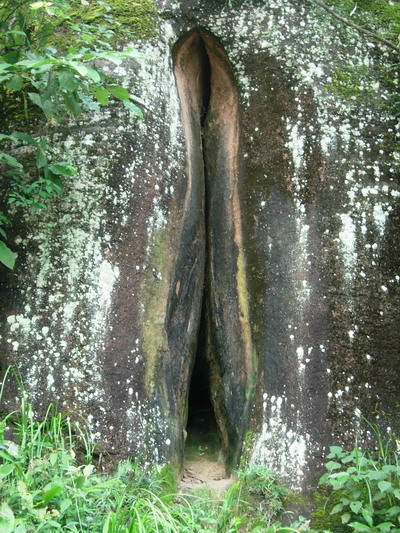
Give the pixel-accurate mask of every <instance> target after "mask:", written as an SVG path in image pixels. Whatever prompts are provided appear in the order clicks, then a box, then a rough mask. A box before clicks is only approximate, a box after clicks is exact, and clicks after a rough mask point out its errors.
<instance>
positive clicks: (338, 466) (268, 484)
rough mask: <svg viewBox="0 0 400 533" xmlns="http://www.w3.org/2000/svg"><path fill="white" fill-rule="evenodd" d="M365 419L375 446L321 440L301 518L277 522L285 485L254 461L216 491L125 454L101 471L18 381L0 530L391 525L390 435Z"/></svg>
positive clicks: (2, 452)
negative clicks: (175, 479) (321, 463)
mask: <svg viewBox="0 0 400 533" xmlns="http://www.w3.org/2000/svg"><path fill="white" fill-rule="evenodd" d="M7 374H8V372H7V373H6V377H5V378H7ZM4 382H5V380H4V381H3V385H1V387H0V400H1V397H2V393H3V387H4ZM371 427H372V429H373V430H374V431H375V433H376V436H377V442H378V447H377V450H375V451H373V452H372V451H366V450H361V449H360V447H359V446H357V445H356V446H355V448H354V449H353V450H352V451H351V452H347V451H345V450H343V449H342V448H341V447H339V446H332V447H331V449H330V454H329V455H328V459H329V461H328V462H327V464H326V468H327V473H326V474H325V475H324V476H323V477H322V478H321V481H320V483H321V487H322V489H323V491H322V492H319V500H318V506H319V508H318V510H317V512H316V513H315V514H314V517H313V520H312V522H311V526H310V523H309V521H306V520H305V519H304V518H303V517H300V519H298V520H297V521H296V522H293V523H292V525H291V526H283V525H282V523H281V520H284V521H285V523H288V522H289V519H288V516H289V514H288V513H287V512H285V510H284V505H283V502H284V501H285V499H286V496H287V490H286V489H285V488H284V487H282V486H281V485H279V484H278V483H277V481H276V478H275V476H274V475H273V474H272V473H271V472H269V471H268V470H266V469H265V468H264V467H261V466H252V467H248V468H245V469H243V470H241V471H239V472H237V473H236V476H237V481H235V482H234V483H233V484H232V485H231V487H230V488H229V489H228V490H227V491H225V492H224V493H223V494H222V496H221V495H219V494H216V493H214V492H213V491H212V490H211V489H208V488H202V489H201V490H198V491H195V492H191V493H189V494H182V493H175V491H174V487H172V486H171V483H170V476H169V477H168V476H165V469H164V470H161V471H157V470H155V471H154V472H153V473H152V474H151V475H149V474H148V473H144V472H143V471H142V470H141V469H140V468H139V466H138V464H137V463H135V462H131V461H124V462H120V463H119V465H118V468H117V469H116V471H115V472H114V473H113V474H108V475H105V474H103V473H101V472H98V471H97V468H98V467H97V466H96V465H95V463H94V460H93V456H94V451H95V446H94V444H93V443H92V441H91V439H90V438H89V436H88V433H87V432H86V430H85V429H84V428H83V426H82V425H77V424H73V423H72V422H71V420H70V418H69V417H68V416H66V415H63V414H61V413H60V412H58V411H57V409H56V407H55V406H54V405H51V406H50V407H49V408H48V410H47V413H46V415H45V417H44V419H43V420H40V421H39V420H37V419H36V418H35V416H34V413H33V410H32V406H31V404H30V403H29V402H28V401H27V398H26V395H25V394H24V391H23V389H22V387H21V404H20V408H19V409H18V410H16V411H14V412H12V413H9V414H7V415H4V416H2V417H0V533H13V532H14V533H31V532H38V531H41V532H55V531H66V532H80V533H83V532H96V533H97V532H98V533H152V532H157V531H158V532H160V533H169V532H170V533H174V532H182V533H212V532H216V533H235V532H248V531H252V532H256V533H257V532H258V533H262V532H264V533H298V532H299V531H300V530H302V531H314V532H316V531H325V532H327V531H332V532H333V533H353V532H355V533H400V518H399V517H400V484H399V481H400V460H399V447H398V441H396V439H392V440H389V441H388V442H384V441H383V440H382V438H381V436H380V434H379V431H378V428H377V426H375V425H373V424H371ZM82 448H83V449H84V453H83V454H82V452H81V450H82ZM311 528H313V529H311Z"/></svg>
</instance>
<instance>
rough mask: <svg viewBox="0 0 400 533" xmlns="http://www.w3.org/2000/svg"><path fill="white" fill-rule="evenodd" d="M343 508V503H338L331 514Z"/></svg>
mask: <svg viewBox="0 0 400 533" xmlns="http://www.w3.org/2000/svg"><path fill="white" fill-rule="evenodd" d="M342 510H343V505H342V504H341V503H338V504H337V505H335V507H334V508H333V509H332V511H331V512H330V514H337V513H340V511H342Z"/></svg>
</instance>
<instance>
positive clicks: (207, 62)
mask: <svg viewBox="0 0 400 533" xmlns="http://www.w3.org/2000/svg"><path fill="white" fill-rule="evenodd" d="M173 58H174V71H175V78H176V82H177V88H178V93H179V99H180V106H181V118H182V125H183V132H184V138H185V148H186V154H187V158H186V172H185V176H184V177H185V182H184V183H185V197H184V199H183V201H182V204H181V216H182V221H183V223H182V234H181V243H182V244H181V246H182V248H181V251H180V253H179V256H178V259H177V269H176V278H175V285H174V289H173V292H171V307H170V310H171V311H170V316H171V317H172V318H171V322H170V323H171V324H172V325H175V324H178V323H179V321H180V324H181V325H182V326H183V328H185V329H183V328H181V329H180V332H179V334H180V335H182V333H183V332H185V334H186V337H185V339H184V341H183V343H180V344H179V348H178V349H177V350H176V352H175V357H176V359H175V361H176V368H177V369H179V370H180V372H179V374H178V375H176V376H175V380H176V381H175V383H176V385H177V389H176V391H177V395H176V401H177V405H178V406H179V413H178V415H179V422H180V424H181V428H182V435H183V437H184V436H185V434H186V435H187V438H186V446H185V451H184V453H185V457H186V458H187V455H188V453H189V452H190V451H193V438H194V439H195V440H196V439H197V440H198V439H199V438H200V439H201V441H202V443H201V446H204V444H206V445H208V446H207V447H208V448H209V449H210V450H211V449H212V450H213V451H215V452H217V451H218V452H221V454H219V455H220V457H221V458H222V457H223V458H224V461H225V466H226V468H227V470H230V469H231V468H232V467H233V466H235V465H236V464H237V462H238V460H239V456H240V448H241V442H242V439H243V435H244V431H245V427H246V420H247V409H248V406H249V405H250V402H249V398H250V395H251V386H252V379H253V376H252V372H253V367H252V359H251V357H252V355H251V354H252V351H251V350H252V348H251V345H250V341H249V339H250V330H249V326H248V322H247V315H248V311H247V308H246V295H245V291H244V287H245V275H244V273H243V268H244V267H243V264H244V260H243V257H242V258H241V257H240V250H241V246H242V237H241V226H240V224H241V221H240V205H239V196H238V190H237V183H238V178H239V174H240V172H241V170H240V163H239V161H238V153H239V137H240V135H239V98H238V91H237V86H236V82H235V76H234V72H233V69H232V67H231V64H230V62H229V59H228V56H227V54H226V52H225V50H224V48H223V46H222V44H221V43H220V42H219V41H218V39H217V38H216V37H215V36H213V35H212V34H211V33H210V32H208V31H207V30H204V29H201V28H194V29H193V30H191V31H189V32H188V33H187V34H185V35H184V36H183V37H182V38H181V39H179V41H178V42H177V43H176V45H175V47H174V50H173ZM176 331H177V330H171V338H173V337H174V335H175V334H176V333H175V332H176ZM185 429H186V431H185ZM218 448H219V449H218Z"/></svg>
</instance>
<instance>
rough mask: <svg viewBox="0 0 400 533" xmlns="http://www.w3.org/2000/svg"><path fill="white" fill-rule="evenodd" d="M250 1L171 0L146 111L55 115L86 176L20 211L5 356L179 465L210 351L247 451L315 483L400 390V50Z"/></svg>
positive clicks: (147, 66)
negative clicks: (396, 56) (392, 74)
mask: <svg viewBox="0 0 400 533" xmlns="http://www.w3.org/2000/svg"><path fill="white" fill-rule="evenodd" d="M228 4H229V3H226V2H223V1H217V0H215V1H214V2H210V1H203V2H202V1H196V0H191V1H189V0H187V1H184V0H183V1H179V0H178V1H172V0H159V2H158V9H159V12H160V19H159V25H158V31H157V35H156V36H155V37H154V38H152V39H151V40H147V41H141V42H139V43H136V46H137V47H138V48H139V49H141V51H142V52H143V60H141V61H140V62H138V63H135V62H132V63H131V64H126V65H123V66H121V67H119V69H118V72H117V74H118V76H119V77H120V78H121V79H122V80H123V81H124V83H125V84H126V85H127V86H129V87H130V88H131V89H132V90H133V92H136V93H138V94H140V95H141V97H142V98H143V99H144V100H145V102H146V109H145V118H144V119H142V120H137V119H132V118H130V117H128V116H126V115H125V114H124V113H123V111H122V110H121V109H120V108H119V107H118V106H115V107H114V108H112V109H108V110H105V111H103V112H102V113H101V114H99V115H96V116H95V117H91V118H90V120H83V121H77V122H76V123H74V124H71V125H70V127H69V128H68V129H66V128H63V129H60V130H59V131H54V132H53V133H52V139H53V142H54V145H55V151H56V152H58V153H62V154H63V158H64V159H65V158H66V155H67V157H68V158H69V159H70V161H71V162H72V163H73V164H75V165H76V166H77V167H78V168H79V176H78V177H74V178H73V179H72V178H71V181H70V182H68V183H67V184H66V193H65V194H64V196H63V197H62V198H61V199H59V200H55V201H54V202H53V204H52V205H51V207H50V209H49V210H48V211H47V212H45V213H39V214H36V215H29V216H28V215H24V217H23V218H22V220H21V223H20V226H19V227H18V235H16V238H15V250H16V251H18V253H19V261H18V266H17V267H16V269H15V271H14V272H12V273H7V272H5V270H4V269H3V271H2V302H1V306H2V311H3V319H2V321H3V323H4V327H3V330H2V357H1V365H2V369H3V370H4V369H5V368H6V367H7V365H8V364H13V365H16V366H17V367H18V368H19V370H20V373H21V376H22V378H23V381H24V385H25V388H26V391H27V393H28V395H29V398H30V399H31V400H32V402H33V405H34V407H35V409H36V410H37V411H38V412H40V411H41V410H43V409H44V408H45V407H46V406H47V405H48V404H49V403H50V402H57V403H58V405H59V406H60V408H62V409H63V410H68V411H71V412H73V413H75V415H76V416H79V417H80V416H82V417H84V418H85V419H86V420H88V422H89V424H90V428H91V432H92V434H93V437H94V438H95V439H97V440H98V441H99V442H100V446H101V449H103V450H105V451H107V452H109V453H114V454H117V455H118V456H126V455H133V456H135V457H140V458H141V459H142V461H143V462H144V463H148V464H151V463H154V462H158V463H165V462H169V461H171V462H173V463H175V464H176V465H178V467H179V466H180V465H181V461H182V457H183V446H184V429H185V427H186V422H187V416H188V394H189V385H190V376H191V373H192V369H193V367H194V360H195V357H196V353H197V354H198V355H197V357H198V358H199V360H200V361H201V365H203V372H204V368H205V365H206V363H205V362H204V361H205V360H207V361H208V363H207V365H208V366H207V372H209V375H210V385H209V388H210V393H209V394H210V397H211V401H212V404H213V408H214V411H215V417H216V420H217V425H218V429H219V434H220V439H221V446H222V449H223V452H224V455H225V458H226V463H227V466H228V467H232V466H234V465H235V464H236V463H237V462H238V460H239V458H240V457H241V455H242V453H243V449H244V448H245V451H246V455H247V457H249V458H250V460H251V461H253V462H256V463H262V464H266V465H267V466H269V467H271V468H273V469H274V470H275V471H276V472H277V473H279V474H280V475H281V476H282V477H283V478H284V479H286V480H287V481H288V482H289V483H290V484H291V485H292V486H295V487H300V486H302V485H304V483H307V482H308V481H309V480H310V475H312V474H313V473H315V472H316V471H317V470H318V468H319V467H320V462H321V458H322V456H323V454H324V451H325V447H326V446H327V445H328V444H332V443H338V442H348V443H349V442H350V443H351V442H352V439H353V433H352V431H353V430H354V427H356V426H357V424H355V417H356V411H357V410H360V411H361V412H362V413H364V414H365V415H366V416H370V413H371V412H372V411H373V410H381V411H384V412H387V413H389V414H393V411H394V406H395V404H396V402H397V401H398V398H399V393H400V381H399V379H398V375H397V373H398V368H399V363H400V361H399V353H398V346H399V341H400V339H399V328H398V323H399V311H398V309H399V307H398V303H399V288H398V287H399V281H400V277H399V276H400V270H399V264H398V262H399V254H398V253H397V252H398V247H399V237H398V235H399V210H398V209H399V207H398V197H399V195H400V193H399V191H398V189H397V182H396V174H395V173H396V167H395V163H394V161H395V158H394V155H393V153H394V151H395V148H396V146H395V143H394V138H395V137H394V119H393V117H392V116H391V108H390V106H389V105H388V102H389V101H390V98H391V95H390V91H389V89H388V87H387V86H386V85H385V83H386V78H387V72H388V70H387V68H388V65H390V61H391V58H390V54H389V53H388V52H386V51H385V50H384V49H383V48H381V47H380V46H376V45H374V44H373V43H371V42H368V41H366V40H365V39H364V38H363V37H361V36H360V35H359V34H358V33H357V32H356V31H355V30H353V29H351V28H349V27H346V26H344V25H340V23H338V22H335V21H334V20H331V19H330V18H329V17H328V15H327V14H326V13H325V12H323V11H320V10H319V9H318V8H316V7H315V6H313V5H312V4H311V3H308V2H298V1H296V0H265V1H257V0H253V1H252V0H248V1H245V2H241V3H240V4H241V5H239V6H237V7H235V6H233V7H230V6H229V5H228ZM198 345H199V346H198ZM15 401H16V391H15V389H14V388H13V385H12V384H11V383H10V384H9V385H8V389H7V391H6V403H7V405H8V408H9V409H11V408H12V406H13V404H14V403H15ZM189 416H190V414H189Z"/></svg>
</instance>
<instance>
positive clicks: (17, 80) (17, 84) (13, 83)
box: [6, 74, 24, 91]
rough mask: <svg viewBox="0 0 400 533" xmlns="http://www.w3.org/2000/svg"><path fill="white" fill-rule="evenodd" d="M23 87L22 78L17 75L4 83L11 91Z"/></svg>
mask: <svg viewBox="0 0 400 533" xmlns="http://www.w3.org/2000/svg"><path fill="white" fill-rule="evenodd" d="M23 85H24V78H23V77H22V76H20V75H19V74H15V76H13V77H12V78H11V80H10V81H8V82H7V83H6V87H7V88H8V89H11V90H12V91H19V90H20V89H22V86H23Z"/></svg>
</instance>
